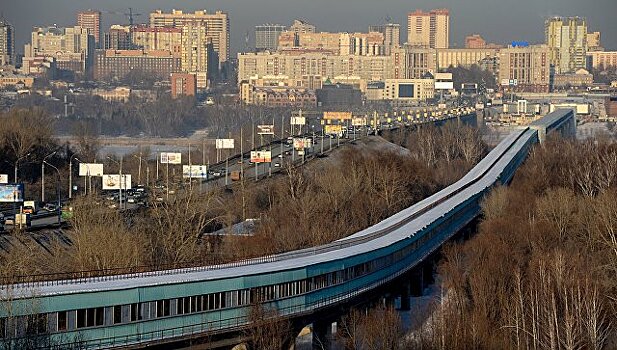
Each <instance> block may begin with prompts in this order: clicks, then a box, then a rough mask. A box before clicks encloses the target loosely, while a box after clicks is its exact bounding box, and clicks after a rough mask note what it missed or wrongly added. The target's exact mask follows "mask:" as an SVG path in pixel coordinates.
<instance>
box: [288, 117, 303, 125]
mask: <svg viewBox="0 0 617 350" xmlns="http://www.w3.org/2000/svg"><path fill="white" fill-rule="evenodd" d="M305 124H306V118H305V117H291V125H305Z"/></svg>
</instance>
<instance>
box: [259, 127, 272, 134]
mask: <svg viewBox="0 0 617 350" xmlns="http://www.w3.org/2000/svg"><path fill="white" fill-rule="evenodd" d="M257 135H274V125H257Z"/></svg>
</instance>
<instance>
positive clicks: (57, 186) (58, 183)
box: [43, 161, 62, 226]
mask: <svg viewBox="0 0 617 350" xmlns="http://www.w3.org/2000/svg"><path fill="white" fill-rule="evenodd" d="M43 163H44V164H47V165H49V166H50V167H52V168H53V169H54V170H56V172H57V173H58V182H56V199H57V200H58V208H56V210H57V211H58V226H60V225H61V224H62V210H61V209H62V203H61V202H60V170H58V168H56V167H55V166H53V165H51V164H49V163H47V161H43Z"/></svg>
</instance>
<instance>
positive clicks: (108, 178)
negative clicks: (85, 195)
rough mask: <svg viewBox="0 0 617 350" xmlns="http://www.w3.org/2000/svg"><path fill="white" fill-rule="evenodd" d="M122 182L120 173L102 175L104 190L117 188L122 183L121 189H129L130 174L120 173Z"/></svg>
mask: <svg viewBox="0 0 617 350" xmlns="http://www.w3.org/2000/svg"><path fill="white" fill-rule="evenodd" d="M122 180H123V181H122V184H120V175H103V189H104V190H119V189H120V185H122V189H123V190H130V189H131V183H132V182H131V175H129V174H122Z"/></svg>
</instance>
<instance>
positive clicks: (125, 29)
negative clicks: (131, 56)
mask: <svg viewBox="0 0 617 350" xmlns="http://www.w3.org/2000/svg"><path fill="white" fill-rule="evenodd" d="M104 36H105V43H104V46H103V48H104V49H105V50H107V49H114V50H130V49H132V48H133V44H132V43H131V27H130V26H123V25H119V24H114V25H112V26H111V27H110V28H109V32H107V33H105V35H104Z"/></svg>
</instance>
